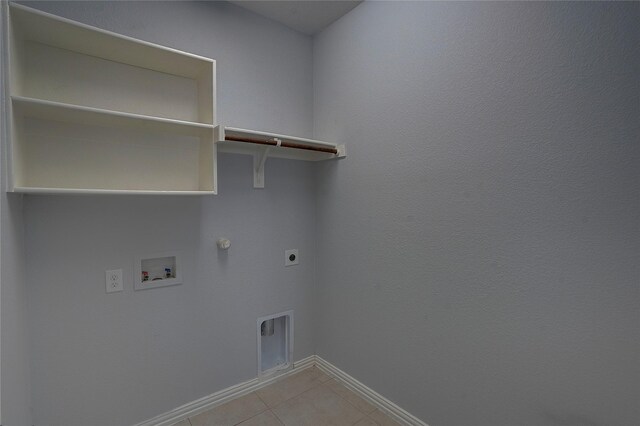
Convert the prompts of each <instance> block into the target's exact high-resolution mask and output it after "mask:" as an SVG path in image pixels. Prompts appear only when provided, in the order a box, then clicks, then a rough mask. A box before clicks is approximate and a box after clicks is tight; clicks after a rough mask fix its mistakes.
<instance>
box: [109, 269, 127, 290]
mask: <svg viewBox="0 0 640 426" xmlns="http://www.w3.org/2000/svg"><path fill="white" fill-rule="evenodd" d="M105 277H106V285H107V293H115V292H117V291H123V290H124V285H123V284H122V269H112V270H109V271H106V272H105Z"/></svg>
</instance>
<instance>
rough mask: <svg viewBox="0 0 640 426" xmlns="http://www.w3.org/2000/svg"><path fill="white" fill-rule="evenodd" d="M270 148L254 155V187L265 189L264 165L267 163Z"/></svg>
mask: <svg viewBox="0 0 640 426" xmlns="http://www.w3.org/2000/svg"><path fill="white" fill-rule="evenodd" d="M268 154H269V147H268V146H267V147H265V148H263V149H262V150H261V151H257V152H256V153H255V154H253V187H254V188H264V163H266V161H267V155H268Z"/></svg>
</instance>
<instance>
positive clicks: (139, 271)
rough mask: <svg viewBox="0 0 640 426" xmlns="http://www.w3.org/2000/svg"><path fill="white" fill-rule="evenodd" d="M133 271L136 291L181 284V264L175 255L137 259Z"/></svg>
mask: <svg viewBox="0 0 640 426" xmlns="http://www.w3.org/2000/svg"><path fill="white" fill-rule="evenodd" d="M134 271H135V276H134V289H136V290H147V289H150V288H157V287H167V286H170V285H178V284H182V264H181V263H180V256H179V255H178V254H177V253H160V254H154V255H148V256H140V257H137V258H136V260H135V265H134Z"/></svg>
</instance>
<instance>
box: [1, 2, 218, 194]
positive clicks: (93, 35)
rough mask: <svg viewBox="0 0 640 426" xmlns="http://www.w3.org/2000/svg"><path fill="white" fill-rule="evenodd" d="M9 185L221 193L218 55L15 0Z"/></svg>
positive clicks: (10, 33)
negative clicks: (160, 43) (157, 42)
mask: <svg viewBox="0 0 640 426" xmlns="http://www.w3.org/2000/svg"><path fill="white" fill-rule="evenodd" d="M6 19H7V22H5V23H6V24H7V25H5V28H7V34H3V36H6V37H8V48H7V49H6V51H5V52H3V54H4V55H6V56H5V58H7V59H8V63H9V67H8V81H7V82H6V83H7V84H5V85H4V86H5V98H6V102H7V110H8V111H9V115H10V134H11V138H10V141H9V143H8V146H7V147H6V148H7V150H6V152H7V156H8V158H10V160H11V161H10V176H9V177H10V179H9V188H8V190H9V191H14V192H25V193H70V194H75V193H92V194H114V193H115V194H129V193H130V194H176V195H200V194H215V193H216V190H217V182H216V181H217V176H216V149H215V145H214V138H213V130H214V125H215V119H216V111H215V91H216V90H215V69H216V68H215V65H216V64H215V61H213V60H212V59H209V58H204V57H200V56H196V55H192V54H189V53H185V52H180V51H178V50H175V49H171V48H167V47H163V46H158V45H155V44H151V43H148V42H144V41H140V40H136V39H133V38H130V37H126V36H122V35H119V34H115V33H112V32H109V31H105V30H101V29H98V28H94V27H91V26H88V25H84V24H81V23H77V22H74V21H70V20H68V19H64V18H60V17H57V16H54V15H50V14H48V13H44V12H40V11H38V10H35V9H31V8H29V7H25V6H22V5H17V4H10V7H9V13H8V16H7V17H6Z"/></svg>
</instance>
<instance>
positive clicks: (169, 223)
mask: <svg viewBox="0 0 640 426" xmlns="http://www.w3.org/2000/svg"><path fill="white" fill-rule="evenodd" d="M30 5H32V6H35V7H38V8H40V9H43V10H45V11H49V12H53V13H56V14H59V15H61V16H65V17H68V18H71V19H75V20H78V21H82V22H85V23H88V24H91V25H95V26H98V27H101V28H105V29H108V30H112V31H116V32H119V33H122V34H126V35H129V36H133V37H137V38H140V39H143V40H148V41H151V42H155V43H159V44H163V45H167V46H171V47H174V48H177V49H182V50H186V51H188V52H192V53H196V54H200V55H204V56H208V57H212V58H214V59H216V60H217V61H218V63H217V66H218V83H219V85H218V87H219V91H218V95H217V97H218V109H219V116H218V120H219V122H221V123H224V124H227V125H234V126H238V127H247V128H255V129H264V130H272V131H278V132H283V133H289V134H294V135H301V136H311V133H312V125H313V122H312V109H313V105H312V56H311V55H312V42H311V39H310V38H309V37H307V36H304V35H301V34H299V33H296V32H294V31H292V30H288V29H286V28H285V27H283V26H281V25H277V24H274V23H273V22H272V21H268V20H266V19H263V18H260V17H258V16H257V15H254V14H252V13H250V12H247V11H245V10H243V9H241V8H239V7H237V6H234V5H231V4H227V3H223V2H222V3H221V2H208V3H191V2H177V3H149V2H125V3H118V2H112V3H95V2H82V3H75V2H72V3H48V2H47V3H41V4H35V5H34V4H30ZM251 167H252V164H251V158H249V157H244V156H234V155H227V156H223V158H221V160H220V162H219V195H218V196H216V197H202V198H175V197H61V196H29V197H26V198H25V215H26V216H25V217H26V219H25V220H26V228H27V233H26V235H27V237H26V253H27V270H28V274H27V279H28V297H29V317H30V320H31V357H32V372H33V392H32V394H33V406H34V421H35V423H36V424H47V425H66V426H72V425H80V426H84V425H93V426H98V425H124V424H132V423H135V422H139V421H142V420H145V419H148V418H150V417H153V416H155V415H158V414H160V413H163V412H165V411H167V410H170V409H173V408H175V407H177V406H179V405H181V404H184V403H186V402H190V401H193V400H195V399H197V398H200V397H203V396H205V395H208V394H211V393H213V392H215V391H218V390H220V389H223V388H225V387H228V386H230V385H233V384H237V383H239V382H242V381H244V380H248V379H251V378H254V377H256V372H257V365H256V363H257V360H256V318H257V317H259V316H263V315H267V314H270V313H275V312H280V311H284V310H287V309H294V310H295V327H296V330H295V345H296V346H295V359H300V358H303V357H306V356H308V355H311V354H313V353H315V348H314V343H313V342H314V336H313V328H312V318H311V315H312V304H313V285H314V269H315V264H314V259H315V246H314V242H315V225H314V224H315V173H314V168H313V166H310V165H309V164H305V163H302V162H287V161H282V160H268V161H267V164H266V189H264V190H254V189H253V187H252V179H253V178H252V174H251ZM220 236H226V237H228V238H229V239H230V240H231V242H232V246H231V249H230V250H229V252H228V253H220V252H218V250H217V248H216V245H215V241H216V239H217V238H218V237H220ZM288 248H298V249H299V250H300V255H301V261H300V265H299V266H297V267H293V268H286V269H285V268H284V266H283V265H284V250H285V249H288ZM174 249H175V250H180V251H181V252H182V255H183V258H184V259H183V260H184V269H183V274H184V277H183V278H184V285H182V286H177V287H167V288H160V289H154V290H147V291H142V292H134V291H133V290H132V279H133V259H134V256H136V255H138V254H145V253H149V252H151V253H153V252H157V251H165V250H174ZM112 268H122V269H124V274H125V282H124V284H125V291H124V293H118V294H113V295H107V294H105V289H104V271H105V270H106V269H112Z"/></svg>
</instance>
